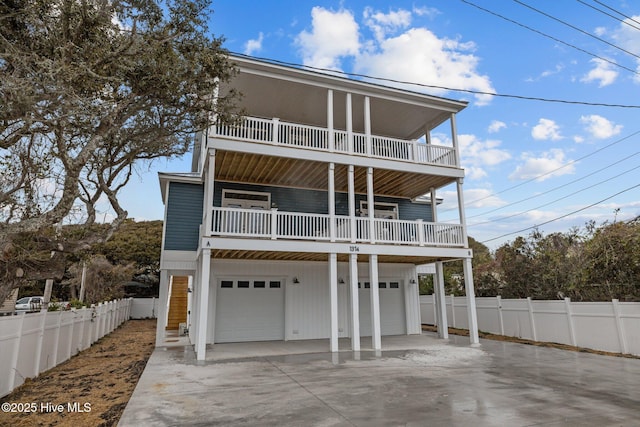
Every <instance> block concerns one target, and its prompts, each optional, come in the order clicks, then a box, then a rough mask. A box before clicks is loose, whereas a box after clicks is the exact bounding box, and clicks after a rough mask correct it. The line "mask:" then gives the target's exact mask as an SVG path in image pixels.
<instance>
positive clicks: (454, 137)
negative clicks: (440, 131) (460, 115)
mask: <svg viewBox="0 0 640 427" xmlns="http://www.w3.org/2000/svg"><path fill="white" fill-rule="evenodd" d="M451 141H452V142H453V148H454V152H455V155H456V166H460V145H459V144H458V129H457V126H456V113H451Z"/></svg>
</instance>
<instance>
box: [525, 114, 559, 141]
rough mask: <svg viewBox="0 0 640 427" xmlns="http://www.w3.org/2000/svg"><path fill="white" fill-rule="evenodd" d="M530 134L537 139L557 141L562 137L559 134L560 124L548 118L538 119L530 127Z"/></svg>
mask: <svg viewBox="0 0 640 427" xmlns="http://www.w3.org/2000/svg"><path fill="white" fill-rule="evenodd" d="M531 136H532V137H533V139H537V140H544V141H546V140H551V141H557V140H559V139H562V135H560V126H558V125H557V124H556V122H554V121H553V120H550V119H540V120H539V121H538V124H537V125H535V126H534V127H533V129H531Z"/></svg>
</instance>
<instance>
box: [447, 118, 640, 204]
mask: <svg viewBox="0 0 640 427" xmlns="http://www.w3.org/2000/svg"><path fill="white" fill-rule="evenodd" d="M638 134H640V130H638V131H635V132H634V133H632V134H630V135H627V136H625V137H624V138H620V139H618V140H616V141H613V142H612V143H610V144H607V145H605V146H604V147H602V148H599V149H597V150H596V151H592V152H591V153H589V154H586V155H584V156H582V157H580V158H578V159H576V160H572V161H570V162H568V163H566V164H564V165H562V166H560V167H558V168H555V169H553V170H551V171H549V172H545V173H543V174H541V175H538V176H534V177H533V178H530V179H528V180H526V181H523V182H521V183H519V184H516V185H513V186H511V187H508V188H505V189H504V190H500V191H498V192H496V193H491V194H489V195H488V196H485V197H482V198H480V199H476V200H472V201H471V202H468V203H466V205H472V204H474V203H476V202H480V201H482V200H485V199H488V198H489V197H493V196H497V195H498V194H502V193H506V192H507V191H511V190H513V189H516V188H519V187H522V186H523V185H525V184H528V183H530V182H532V181H536V180H538V179H540V178H542V177H545V176H547V175H551V174H553V173H554V172H557V171H559V170H560V169H564V168H566V167H568V166H571V165H572V164H574V163H577V162H579V161H581V160H584V159H586V158H588V157H591V156H593V155H596V154H598V153H599V152H601V151H603V150H606V149H607V148H609V147H613V146H614V145H616V144H619V143H621V142H623V141H626V140H627V139H629V138H631V137H633V136H636V135H638ZM450 210H453V209H447V210H443V212H446V211H450Z"/></svg>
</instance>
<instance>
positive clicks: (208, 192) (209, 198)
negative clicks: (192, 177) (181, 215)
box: [202, 149, 216, 236]
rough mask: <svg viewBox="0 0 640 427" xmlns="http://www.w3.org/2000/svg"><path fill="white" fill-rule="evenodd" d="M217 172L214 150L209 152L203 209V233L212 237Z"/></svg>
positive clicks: (205, 174)
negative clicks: (214, 189)
mask: <svg viewBox="0 0 640 427" xmlns="http://www.w3.org/2000/svg"><path fill="white" fill-rule="evenodd" d="M215 171H216V152H215V150H214V149H211V150H209V158H208V164H207V170H206V172H205V173H204V200H203V203H202V209H203V210H204V212H203V216H202V224H203V233H204V235H205V236H211V232H212V230H213V228H212V222H211V221H212V218H213V187H214V179H215Z"/></svg>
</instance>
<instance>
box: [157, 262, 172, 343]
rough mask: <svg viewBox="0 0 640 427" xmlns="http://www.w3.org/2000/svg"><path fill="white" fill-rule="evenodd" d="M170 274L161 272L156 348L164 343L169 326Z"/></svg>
mask: <svg viewBox="0 0 640 427" xmlns="http://www.w3.org/2000/svg"><path fill="white" fill-rule="evenodd" d="M168 299H169V272H168V271H167V270H161V271H160V292H159V298H158V320H157V322H156V347H159V346H161V345H162V344H163V343H164V337H165V327H166V326H167V311H168V310H167V305H168V303H169V301H168Z"/></svg>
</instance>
